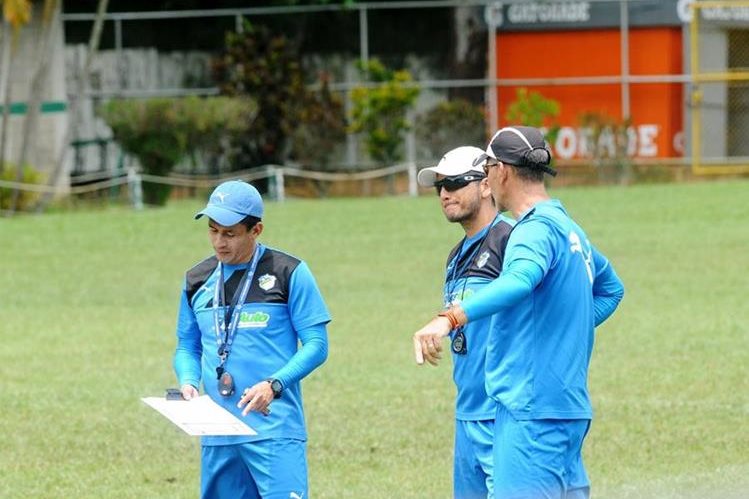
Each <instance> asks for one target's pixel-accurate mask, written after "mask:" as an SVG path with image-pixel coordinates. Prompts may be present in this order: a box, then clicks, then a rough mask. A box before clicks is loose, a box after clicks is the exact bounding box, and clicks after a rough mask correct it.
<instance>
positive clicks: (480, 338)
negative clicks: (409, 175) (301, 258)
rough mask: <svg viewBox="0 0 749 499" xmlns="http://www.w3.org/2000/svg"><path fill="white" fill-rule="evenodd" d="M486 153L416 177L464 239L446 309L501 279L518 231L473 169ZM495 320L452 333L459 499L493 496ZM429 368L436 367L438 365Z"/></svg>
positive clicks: (465, 152) (465, 155)
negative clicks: (490, 368)
mask: <svg viewBox="0 0 749 499" xmlns="http://www.w3.org/2000/svg"><path fill="white" fill-rule="evenodd" d="M482 153H483V151H482V150H481V149H479V148H478V147H470V146H463V147H458V148H456V149H453V150H451V151H449V152H448V153H447V154H445V155H444V156H443V157H442V159H441V160H440V162H439V164H437V166H433V167H430V168H424V169H422V170H421V171H419V175H418V177H417V179H418V182H419V184H420V185H421V186H423V187H432V186H434V187H435V189H436V190H437V195H438V196H439V199H440V204H441V206H442V211H443V213H444V214H445V218H447V220H448V221H449V222H454V223H455V222H457V223H460V225H461V226H462V227H463V231H464V232H465V236H464V237H463V238H462V239H461V241H460V242H459V243H458V244H457V245H456V246H455V247H454V248H453V249H452V251H451V252H450V255H449V256H448V258H447V270H446V272H445V285H444V289H443V292H444V301H443V303H444V309H448V308H449V307H450V306H452V305H458V304H460V303H461V301H462V300H463V299H464V298H466V297H468V296H470V295H472V294H473V293H476V292H477V291H478V290H479V289H481V288H482V287H483V286H485V285H486V284H488V283H489V282H491V281H492V280H494V279H495V278H496V277H497V276H498V275H499V273H500V271H501V269H502V258H503V255H504V250H505V246H506V245H507V239H508V237H509V235H510V231H511V230H512V221H510V220H509V219H507V218H505V217H503V216H502V215H499V214H498V213H497V209H496V208H495V207H494V202H493V201H492V197H491V190H490V189H489V185H488V182H487V179H486V175H485V174H484V172H483V168H482V167H481V166H480V165H478V166H474V165H473V162H474V160H476V158H477V157H479V156H480V155H481V154H482ZM491 320H492V318H491V317H485V318H483V319H481V320H478V321H475V322H473V323H471V324H470V325H468V326H466V327H458V328H455V329H453V330H452V331H450V333H449V334H450V339H451V343H450V345H451V348H450V350H451V352H452V358H453V380H454V381H455V386H456V388H457V396H456V400H455V451H454V457H453V494H454V497H455V498H460V499H468V498H471V499H479V498H482V499H486V498H487V497H493V483H492V471H493V464H492V444H493V437H494V415H495V413H496V403H495V402H494V400H492V399H491V398H490V397H489V396H488V395H487V394H486V390H485V388H484V363H485V358H486V340H487V335H488V331H489V327H490V323H491ZM497 320H501V317H500V318H498V319H497ZM429 361H430V362H431V363H432V364H434V365H436V363H437V359H429Z"/></svg>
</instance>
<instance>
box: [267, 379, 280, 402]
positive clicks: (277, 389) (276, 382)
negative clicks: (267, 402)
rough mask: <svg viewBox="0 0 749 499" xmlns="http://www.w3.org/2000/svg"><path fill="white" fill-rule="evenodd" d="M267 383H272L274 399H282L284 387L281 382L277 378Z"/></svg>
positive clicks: (268, 380)
mask: <svg viewBox="0 0 749 499" xmlns="http://www.w3.org/2000/svg"><path fill="white" fill-rule="evenodd" d="M265 381H267V382H268V383H270V389H271V390H273V398H274V399H280V398H281V394H282V393H283V385H282V384H281V382H280V381H279V380H277V379H275V378H268V379H266V380H265Z"/></svg>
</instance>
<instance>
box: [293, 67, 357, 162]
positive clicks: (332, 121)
mask: <svg viewBox="0 0 749 499" xmlns="http://www.w3.org/2000/svg"><path fill="white" fill-rule="evenodd" d="M292 139H293V140H292V143H291V155H292V157H294V158H295V159H296V160H297V161H298V162H299V163H300V164H302V165H303V166H308V167H312V168H313V169H318V170H327V169H328V168H329V167H330V161H331V159H332V157H333V153H334V151H335V149H336V148H337V147H339V146H341V145H342V144H343V143H344V141H345V139H346V113H345V110H344V106H343V99H342V98H341V97H340V96H339V95H336V94H334V93H332V92H331V91H330V86H329V85H328V81H327V78H325V77H323V78H322V81H321V87H320V90H319V91H317V92H313V91H310V92H308V93H307V96H306V99H305V101H304V102H303V103H302V105H301V106H300V110H299V122H298V124H297V126H296V129H295V130H294V131H293V133H292Z"/></svg>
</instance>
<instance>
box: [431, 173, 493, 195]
mask: <svg viewBox="0 0 749 499" xmlns="http://www.w3.org/2000/svg"><path fill="white" fill-rule="evenodd" d="M484 178H485V176H484V175H481V174H477V175H455V176H452V177H445V178H443V179H440V180H437V181H436V182H435V183H434V188H435V189H436V190H437V195H438V196H439V195H440V192H442V188H443V187H444V188H445V190H446V191H447V192H455V191H457V190H458V189H462V188H463V187H465V186H467V185H468V184H470V183H471V182H478V181H480V180H482V179H484Z"/></svg>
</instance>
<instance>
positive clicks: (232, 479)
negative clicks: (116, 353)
mask: <svg viewBox="0 0 749 499" xmlns="http://www.w3.org/2000/svg"><path fill="white" fill-rule="evenodd" d="M203 216H205V217H206V218H208V235H209V238H210V240H211V244H212V246H213V249H214V252H215V254H214V255H213V256H211V257H209V258H206V259H205V260H203V261H202V262H200V263H198V264H197V265H195V266H194V267H193V268H191V269H190V270H188V271H187V274H186V276H185V287H184V289H183V291H182V298H181V302H180V308H179V318H178V323H177V348H176V352H175V354H174V370H175V372H176V374H177V379H178V381H179V383H180V387H181V392H182V396H183V397H184V398H185V399H188V400H189V399H191V398H193V397H196V396H198V389H199V387H200V385H201V381H202V385H203V387H204V390H205V393H207V394H208V395H209V396H210V397H211V398H212V399H213V400H214V401H215V402H216V403H218V404H219V405H221V406H222V407H223V408H225V409H226V410H228V411H229V412H231V413H232V414H234V415H235V416H237V417H239V418H240V419H246V421H247V423H248V425H249V426H250V427H252V428H254V429H255V430H256V431H257V435H254V436H212V437H203V439H202V442H201V444H202V457H201V497H204V498H232V499H234V498H260V497H262V498H283V499H288V498H289V497H305V498H306V497H308V495H309V492H308V485H307V458H306V440H307V432H306V428H305V423H304V411H303V408H302V393H301V387H300V380H301V379H302V378H304V377H305V376H306V375H308V374H309V373H310V372H312V371H313V370H314V369H315V368H317V367H318V366H319V365H320V364H322V363H323V362H324V361H325V359H326V358H327V355H328V339H327V331H326V325H327V323H328V322H330V315H329V314H328V311H327V308H326V306H325V302H324V301H323V298H322V295H321V294H320V291H319V289H318V287H317V284H316V283H315V279H314V277H313V276H312V273H311V272H310V270H309V267H307V264H306V263H304V262H303V261H301V260H299V259H297V258H294V257H293V256H290V255H287V254H286V253H283V252H281V251H278V250H276V249H273V248H268V247H266V246H264V245H262V244H260V243H259V242H258V241H257V239H258V237H259V236H260V234H261V233H262V232H263V222H262V217H263V200H262V199H261V197H260V194H259V193H258V191H257V190H256V189H255V188H254V187H253V186H251V185H250V184H248V183H246V182H240V181H229V182H225V183H223V184H221V185H219V186H218V187H217V188H216V189H215V190H214V191H213V193H212V194H211V197H210V199H209V201H208V205H207V206H206V207H205V209H203V210H202V211H200V212H199V213H198V214H197V215H196V216H195V218H201V217H203ZM298 343H301V345H302V346H301V348H298V346H297V345H298ZM271 402H272V404H271Z"/></svg>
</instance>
